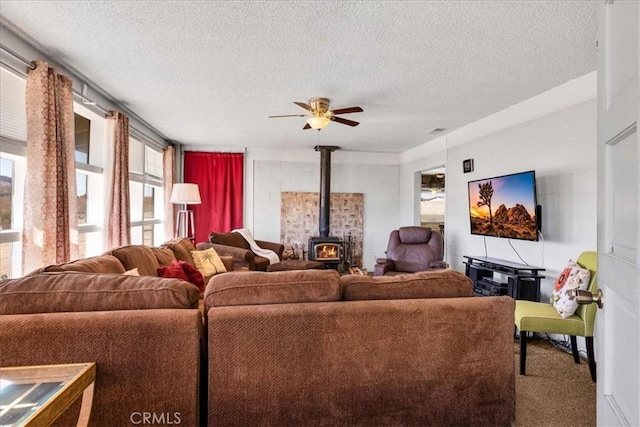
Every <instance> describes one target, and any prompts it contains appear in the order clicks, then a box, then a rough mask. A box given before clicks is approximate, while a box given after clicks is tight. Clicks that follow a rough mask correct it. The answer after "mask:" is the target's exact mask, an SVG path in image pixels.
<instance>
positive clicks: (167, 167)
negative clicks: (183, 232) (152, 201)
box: [162, 147, 176, 240]
mask: <svg viewBox="0 0 640 427" xmlns="http://www.w3.org/2000/svg"><path fill="white" fill-rule="evenodd" d="M175 161H176V149H175V148H174V147H167V148H165V149H164V152H163V153H162V175H163V176H162V190H163V192H164V212H165V215H164V236H165V240H169V239H171V238H172V237H173V232H174V228H173V227H174V224H175V217H176V205H174V204H173V203H171V202H170V201H169V200H170V199H171V190H173V182H174V181H175V175H176V166H175Z"/></svg>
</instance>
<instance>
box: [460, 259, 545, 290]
mask: <svg viewBox="0 0 640 427" xmlns="http://www.w3.org/2000/svg"><path fill="white" fill-rule="evenodd" d="M464 258H466V259H467V260H466V261H464V264H465V265H466V268H465V274H466V275H467V277H469V278H470V279H471V280H473V293H474V295H475V296H492V295H509V296H511V297H512V298H514V299H524V300H530V301H540V279H544V277H545V276H543V275H541V274H540V272H542V271H544V270H545V269H544V268H540V267H533V266H531V265H526V264H518V263H515V262H510V261H505V260H501V259H496V258H489V257H484V256H467V255H464ZM495 273H499V275H494V274H495ZM500 276H505V277H506V280H507V281H506V282H504V278H503V277H500Z"/></svg>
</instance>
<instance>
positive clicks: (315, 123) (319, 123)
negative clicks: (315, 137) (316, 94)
mask: <svg viewBox="0 0 640 427" xmlns="http://www.w3.org/2000/svg"><path fill="white" fill-rule="evenodd" d="M330 121H331V120H330V119H329V118H328V117H325V116H313V117H309V118H308V119H307V123H308V124H309V126H311V128H312V129H316V130H320V129H324V128H325V127H327V125H328V124H329V122H330Z"/></svg>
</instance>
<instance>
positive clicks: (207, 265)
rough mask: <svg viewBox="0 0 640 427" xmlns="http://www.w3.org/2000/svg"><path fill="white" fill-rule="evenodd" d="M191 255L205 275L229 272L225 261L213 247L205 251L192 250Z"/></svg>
mask: <svg viewBox="0 0 640 427" xmlns="http://www.w3.org/2000/svg"><path fill="white" fill-rule="evenodd" d="M191 256H192V257H193V262H194V264H195V265H196V268H197V269H198V271H200V273H201V274H202V275H203V276H204V277H209V276H214V275H216V274H218V273H226V272H227V269H226V268H225V267H224V263H223V262H222V260H221V259H220V257H219V256H218V253H217V252H216V250H215V249H213V248H209V249H207V250H204V251H191Z"/></svg>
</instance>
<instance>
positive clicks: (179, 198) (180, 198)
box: [170, 183, 202, 240]
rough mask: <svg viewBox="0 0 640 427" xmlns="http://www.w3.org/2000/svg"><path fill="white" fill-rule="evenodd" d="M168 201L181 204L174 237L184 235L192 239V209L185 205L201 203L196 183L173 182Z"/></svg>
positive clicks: (193, 235) (193, 229) (194, 230)
mask: <svg viewBox="0 0 640 427" xmlns="http://www.w3.org/2000/svg"><path fill="white" fill-rule="evenodd" d="M170 202H171V203H173V204H174V205H182V206H181V208H180V209H179V210H178V215H177V216H176V229H175V232H174V233H173V234H174V237H186V238H189V239H191V240H194V239H195V236H196V229H195V226H194V224H193V211H190V210H187V205H199V204H200V203H202V201H201V200H200V190H198V184H186V183H185V184H173V190H171V200H170Z"/></svg>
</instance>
